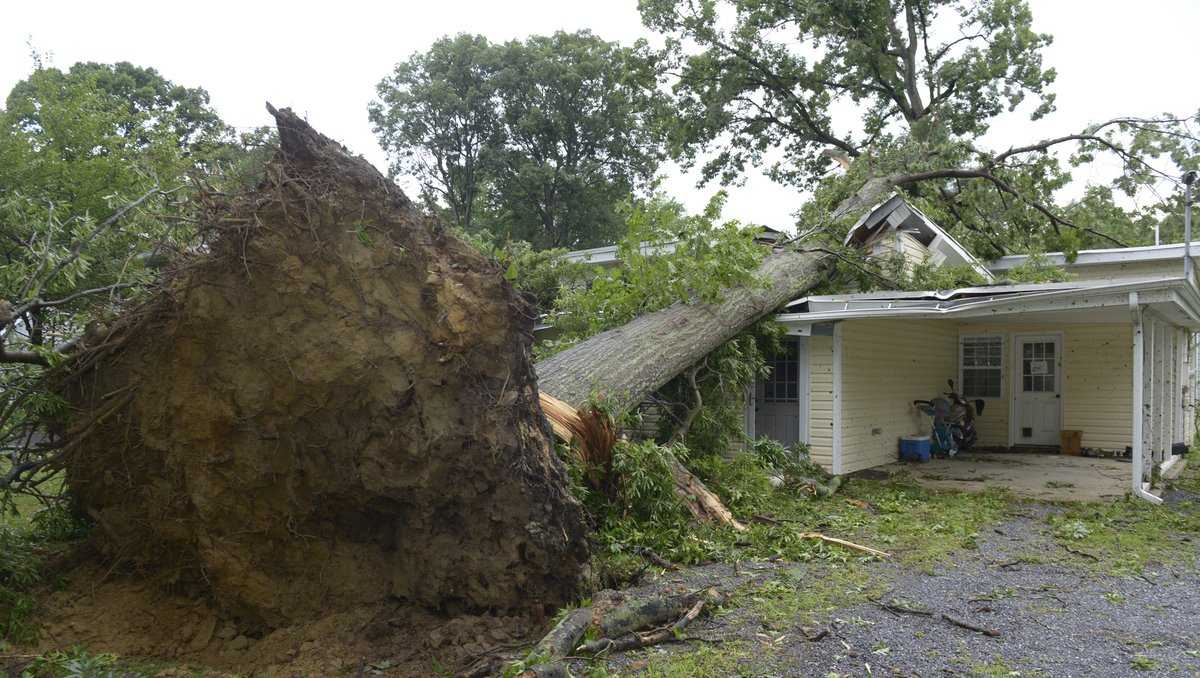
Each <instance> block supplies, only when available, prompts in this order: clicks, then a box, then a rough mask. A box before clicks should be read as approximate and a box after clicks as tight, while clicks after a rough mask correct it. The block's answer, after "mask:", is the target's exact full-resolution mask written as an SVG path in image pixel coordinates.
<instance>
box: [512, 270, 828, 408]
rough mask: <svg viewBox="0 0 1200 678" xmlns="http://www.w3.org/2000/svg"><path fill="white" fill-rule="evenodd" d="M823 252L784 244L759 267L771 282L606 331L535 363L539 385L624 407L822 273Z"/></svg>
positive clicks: (567, 397)
mask: <svg viewBox="0 0 1200 678" xmlns="http://www.w3.org/2000/svg"><path fill="white" fill-rule="evenodd" d="M824 259H825V255H823V254H821V253H816V252H796V251H782V252H777V253H775V254H772V255H770V256H769V257H767V258H766V260H764V261H763V263H762V265H761V266H760V267H759V269H758V276H759V277H760V278H762V279H763V280H765V281H766V287H753V288H743V289H733V290H728V291H726V292H725V294H724V298H723V300H722V301H720V302H719V303H715V304H703V303H692V304H683V303H679V304H674V305H673V306H669V307H667V308H664V309H662V310H661V311H656V312H654V313H649V314H647V315H644V316H642V317H640V318H637V319H635V320H633V321H632V322H629V323H627V324H625V325H622V326H621V327H617V328H615V329H611V330H608V331H606V332H601V333H600V334H597V335H596V336H594V337H591V338H589V339H586V340H584V341H582V342H580V343H578V344H576V345H575V346H572V347H571V348H569V349H567V350H565V351H563V352H562V353H559V354H557V355H555V356H553V357H551V358H548V359H546V360H543V361H541V362H539V363H537V365H536V369H537V374H538V387H539V388H540V389H541V390H542V391H543V392H545V393H549V394H550V395H552V396H554V397H555V398H558V399H559V400H562V401H564V402H566V403H568V404H570V405H572V406H573V407H575V408H577V409H578V408H581V407H583V406H584V404H585V403H587V400H588V396H589V395H591V394H592V393H596V394H598V395H602V396H603V397H604V398H605V399H606V400H607V401H608V403H609V404H611V405H613V406H614V407H615V409H616V410H618V411H621V412H624V411H626V410H628V409H630V408H632V407H634V406H636V405H637V404H638V403H639V402H641V401H642V400H643V399H645V397H646V396H647V395H649V394H650V393H652V392H653V391H654V390H655V389H657V388H660V387H662V386H663V385H664V384H666V383H667V382H668V381H670V380H671V379H672V378H674V377H675V376H676V375H678V374H680V373H682V372H683V371H684V370H686V369H687V368H689V367H691V366H692V365H694V364H695V363H696V362H697V361H699V360H701V359H702V358H704V356H706V355H708V354H709V353H711V352H712V351H714V350H716V349H717V348H718V347H719V346H721V344H724V343H725V342H727V341H729V340H730V339H732V338H733V337H735V336H737V334H738V333H739V332H741V331H742V330H744V329H746V328H747V327H749V326H750V325H752V324H754V323H755V322H756V321H757V320H759V319H760V318H762V317H763V316H765V315H766V314H768V313H770V312H772V311H774V310H776V309H778V308H779V307H780V306H782V305H783V304H785V303H787V302H788V301H791V300H792V299H794V298H795V297H796V296H797V295H800V294H803V293H804V292H806V291H808V290H809V289H810V288H812V287H813V286H814V285H816V284H817V282H819V281H820V280H821V276H822V273H823V271H824V266H823V261H824Z"/></svg>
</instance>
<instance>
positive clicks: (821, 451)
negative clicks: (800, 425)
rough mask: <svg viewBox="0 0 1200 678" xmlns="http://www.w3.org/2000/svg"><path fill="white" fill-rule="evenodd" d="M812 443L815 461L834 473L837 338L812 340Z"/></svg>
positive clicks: (817, 337)
mask: <svg viewBox="0 0 1200 678" xmlns="http://www.w3.org/2000/svg"><path fill="white" fill-rule="evenodd" d="M808 387H809V391H808V439H809V449H810V451H811V454H812V459H813V461H815V462H817V463H818V464H820V465H821V466H822V467H824V468H825V469H826V470H832V469H833V337H830V336H815V335H814V336H811V337H809V338H808Z"/></svg>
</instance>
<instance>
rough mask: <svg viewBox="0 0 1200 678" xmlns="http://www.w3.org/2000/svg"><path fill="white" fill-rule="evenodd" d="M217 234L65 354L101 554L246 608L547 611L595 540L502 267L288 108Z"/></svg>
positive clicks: (262, 620)
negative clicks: (275, 149)
mask: <svg viewBox="0 0 1200 678" xmlns="http://www.w3.org/2000/svg"><path fill="white" fill-rule="evenodd" d="M271 112H272V113H273V115H274V116H275V118H276V121H277V124H278V128H279V133H280V152H279V154H278V156H277V158H276V159H275V160H274V161H273V162H271V163H270V164H269V165H268V166H267V171H266V176H265V178H264V180H263V182H262V183H261V184H260V186H259V187H258V189H257V190H255V191H253V192H251V193H250V194H249V195H245V196H235V197H232V198H230V197H227V196H220V195H209V196H207V198H206V200H207V202H206V204H205V205H204V207H205V209H204V218H203V221H204V223H205V225H206V228H208V229H209V236H210V243H209V246H208V247H207V251H204V252H202V253H201V254H198V255H196V256H194V257H192V258H190V259H189V260H186V261H184V262H181V263H180V264H179V265H178V266H177V267H176V269H175V270H174V271H173V272H172V273H171V274H170V275H168V276H167V279H166V280H165V282H164V283H163V285H162V289H161V291H160V292H159V293H157V294H156V295H155V296H154V297H153V298H152V299H151V300H150V301H149V302H147V303H145V304H144V305H142V306H140V307H137V308H134V309H131V310H129V311H128V312H127V313H125V314H123V316H122V318H121V319H120V320H119V321H117V322H116V323H113V324H112V325H111V326H110V327H108V328H107V329H105V330H103V331H102V332H101V333H100V335H99V336H94V337H90V338H89V339H88V341H87V342H86V345H85V347H84V348H83V350H81V351H80V352H78V353H76V354H75V355H74V356H73V357H72V358H71V359H70V360H69V361H68V362H67V364H65V365H63V367H62V369H61V370H60V371H58V372H57V373H56V374H58V375H59V376H58V379H59V381H58V384H57V387H58V390H59V391H60V392H61V393H63V394H64V395H65V396H66V398H67V400H68V401H69V402H70V404H71V406H72V409H73V415H74V416H73V417H72V419H71V420H70V421H69V422H67V423H66V424H65V425H64V426H65V427H66V429H67V434H66V435H65V437H64V440H66V441H68V442H67V443H66V447H65V448H64V449H63V450H62V452H61V456H60V457H58V458H57V460H56V463H57V464H60V465H61V466H63V467H65V469H66V477H67V482H68V484H69V487H70V490H71V496H72V499H73V500H74V501H75V502H76V503H77V505H78V506H79V507H80V509H81V510H82V511H83V512H85V513H86V514H87V515H89V516H90V517H91V518H92V519H93V520H94V521H95V523H96V524H97V527H98V529H96V530H95V531H94V533H93V534H94V539H95V542H96V544H97V546H98V547H99V549H100V551H101V553H103V554H104V556H105V557H106V558H108V559H110V560H111V561H113V563H114V567H118V566H119V567H124V568H137V569H140V570H143V571H149V572H153V573H154V577H155V579H156V580H158V581H162V582H164V583H175V584H182V585H185V586H188V587H194V588H195V589H196V590H198V591H200V592H201V593H202V594H203V595H206V596H208V597H211V599H212V600H214V601H215V603H216V604H217V605H218V607H220V608H221V609H222V610H224V612H225V613H226V614H229V615H232V616H234V617H236V618H238V619H240V620H242V621H243V622H244V623H246V624H247V625H249V626H252V627H253V626H260V627H262V626H266V627H278V626H283V625H287V624H290V623H293V622H296V621H301V620H305V619H309V618H313V617H316V616H319V615H323V614H327V613H329V612H331V611H334V610H338V609H345V608H348V607H351V606H356V605H361V604H369V603H372V602H376V601H382V600H386V599H389V598H399V599H402V600H407V601H410V602H413V603H416V604H420V605H423V606H427V607H431V608H439V609H443V610H447V611H451V612H453V611H456V610H461V609H476V608H490V609H508V610H517V611H519V610H525V611H535V610H540V609H545V608H555V607H558V606H561V605H563V604H565V603H567V602H569V601H571V600H573V599H575V598H576V596H577V595H578V594H579V592H580V583H581V580H582V576H583V574H584V568H585V564H586V562H587V559H588V552H587V547H586V539H585V534H586V524H585V521H584V516H583V511H582V508H581V506H580V505H579V504H578V503H577V502H576V500H575V499H574V498H573V497H572V496H571V495H570V492H569V489H568V482H567V477H566V474H565V471H564V469H563V467H562V464H561V463H560V462H559V461H558V460H557V459H556V457H555V455H554V453H553V448H552V445H551V442H550V430H549V427H547V426H546V423H545V419H544V417H543V416H542V411H541V408H540V406H539V402H538V391H537V385H536V382H535V379H534V372H533V368H532V362H531V358H530V349H531V344H532V334H531V321H530V315H531V314H530V313H529V311H528V309H527V307H526V305H525V303H524V302H523V301H522V300H521V299H519V298H518V296H517V295H516V294H515V293H514V292H513V290H512V289H511V287H510V286H509V284H508V283H507V282H506V281H505V280H504V276H503V275H501V272H500V271H499V269H498V268H497V267H496V265H495V264H494V263H491V262H489V261H487V260H486V259H485V258H484V257H483V256H482V255H480V254H479V253H478V252H476V251H475V250H474V249H472V248H471V247H470V246H469V245H467V244H465V243H463V242H461V241H460V240H458V239H457V238H456V237H454V236H453V235H452V234H449V233H447V232H445V231H444V230H443V229H441V228H440V227H439V226H437V225H436V224H435V223H433V222H432V221H430V220H429V219H427V218H425V217H423V216H422V215H421V214H420V213H419V211H418V210H417V209H416V208H415V207H414V205H413V204H412V203H411V202H410V201H409V200H408V199H407V198H406V197H405V196H404V195H403V194H402V193H401V192H400V190H399V189H398V188H396V186H395V185H394V184H393V183H392V182H391V181H389V180H387V179H386V178H385V177H384V176H382V175H381V174H379V172H377V171H376V170H375V169H374V168H372V167H371V166H370V165H369V164H368V163H367V162H366V161H364V160H362V159H361V158H357V157H354V156H351V155H350V154H349V153H348V152H347V151H346V150H345V149H344V148H342V147H341V146H340V145H339V144H337V143H335V142H333V141H331V140H330V139H328V138H326V137H324V136H322V135H320V134H319V133H317V132H316V131H314V130H313V129H312V128H311V127H309V126H308V124H307V123H305V122H304V121H303V120H301V119H299V118H298V117H297V116H295V115H294V114H292V113H291V112H290V111H289V110H286V109H285V110H281V111H276V110H274V109H271Z"/></svg>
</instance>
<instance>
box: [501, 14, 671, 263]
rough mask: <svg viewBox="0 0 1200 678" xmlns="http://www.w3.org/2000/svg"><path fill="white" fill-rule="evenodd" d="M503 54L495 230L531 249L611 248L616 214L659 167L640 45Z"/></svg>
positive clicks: (646, 63)
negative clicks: (501, 144)
mask: <svg viewBox="0 0 1200 678" xmlns="http://www.w3.org/2000/svg"><path fill="white" fill-rule="evenodd" d="M502 52H503V56H502V61H503V67H502V69H501V70H500V73H499V78H498V85H497V92H498V94H499V97H500V100H501V101H502V102H503V110H502V116H503V120H504V127H505V139H506V143H505V147H504V149H503V151H502V152H501V153H499V154H498V157H499V163H498V165H499V166H498V168H497V171H496V178H495V186H494V190H493V192H492V193H491V195H490V203H491V206H492V208H493V209H494V211H495V214H494V217H493V219H494V220H495V222H496V224H497V226H498V227H502V228H503V229H504V230H506V231H507V232H508V233H510V234H511V235H512V236H513V237H514V238H518V239H523V240H528V241H530V242H532V243H533V244H534V245H535V246H537V247H567V248H580V247H591V246H596V245H603V244H608V243H611V242H614V241H615V240H616V239H617V238H619V237H620V235H621V233H622V232H623V225H622V218H621V216H620V215H619V214H618V213H617V210H616V207H617V205H619V204H620V203H622V202H624V201H626V200H627V199H628V198H629V197H630V196H631V194H632V193H633V192H634V191H636V190H638V189H640V188H644V187H646V186H647V185H648V183H649V182H650V180H651V179H652V177H653V176H654V173H655V171H656V170H657V168H658V164H659V162H660V160H661V158H662V147H661V143H660V141H659V138H658V135H657V126H656V122H657V115H658V113H659V108H658V107H659V106H660V105H661V99H660V97H659V96H658V95H657V93H656V91H655V86H656V84H657V79H658V75H657V62H656V60H655V58H654V55H653V54H652V53H651V52H650V51H649V49H648V48H647V46H646V44H645V43H644V42H640V41H639V42H638V43H637V44H636V45H634V46H633V47H622V46H620V45H618V44H616V43H612V42H607V41H605V40H602V39H600V38H599V37H597V36H595V35H593V34H592V33H590V32H588V31H581V32H578V33H563V32H559V33H555V34H554V35H552V36H535V37H532V38H529V39H528V40H526V41H524V42H515V41H514V42H510V43H508V44H506V45H504V47H503V50H502ZM497 230H499V229H497Z"/></svg>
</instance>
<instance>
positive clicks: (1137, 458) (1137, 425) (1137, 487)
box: [1129, 292, 1162, 504]
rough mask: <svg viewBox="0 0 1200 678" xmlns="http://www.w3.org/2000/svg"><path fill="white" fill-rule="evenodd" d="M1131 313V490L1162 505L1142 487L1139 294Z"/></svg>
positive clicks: (1142, 353)
mask: <svg viewBox="0 0 1200 678" xmlns="http://www.w3.org/2000/svg"><path fill="white" fill-rule="evenodd" d="M1129 313H1130V315H1131V316H1133V440H1132V441H1130V442H1131V443H1132V445H1130V448H1131V449H1132V450H1133V459H1132V460H1131V461H1132V463H1131V464H1130V466H1132V467H1133V469H1132V470H1133V474H1132V478H1131V487H1130V490H1131V491H1132V493H1133V496H1135V497H1141V498H1142V499H1145V500H1146V501H1149V502H1151V503H1154V504H1161V503H1162V498H1161V497H1157V496H1155V495H1153V494H1151V493H1149V492H1147V491H1146V489H1145V488H1143V487H1142V456H1143V453H1144V450H1143V449H1142V441H1143V434H1144V430H1143V429H1144V426H1145V410H1146V403H1145V391H1144V389H1143V386H1144V384H1143V383H1142V382H1143V381H1145V378H1146V377H1145V367H1146V366H1145V338H1144V336H1143V332H1142V330H1143V327H1142V306H1141V304H1139V303H1138V293H1137V292H1130V293H1129Z"/></svg>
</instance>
